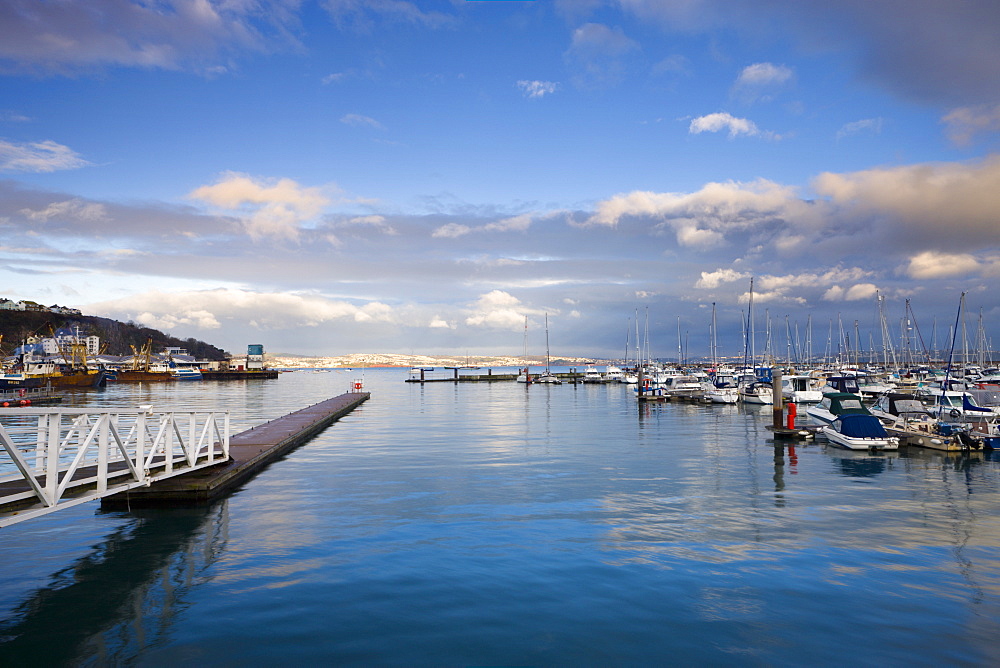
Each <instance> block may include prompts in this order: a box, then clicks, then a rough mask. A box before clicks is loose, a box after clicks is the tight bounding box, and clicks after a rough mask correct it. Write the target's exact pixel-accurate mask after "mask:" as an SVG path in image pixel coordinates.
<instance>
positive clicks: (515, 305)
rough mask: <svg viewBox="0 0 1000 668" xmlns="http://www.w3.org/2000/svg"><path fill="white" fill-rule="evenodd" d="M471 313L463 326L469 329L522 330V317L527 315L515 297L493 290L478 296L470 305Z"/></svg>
mask: <svg viewBox="0 0 1000 668" xmlns="http://www.w3.org/2000/svg"><path fill="white" fill-rule="evenodd" d="M471 311H472V312H471V314H470V315H469V316H468V317H466V319H465V324H467V325H469V326H471V327H485V328H489V329H510V330H518V329H521V328H523V327H524V316H525V314H526V313H527V311H526V310H525V308H524V306H523V305H522V304H521V302H520V300H519V299H517V297H514V296H513V295H511V294H510V293H507V292H504V291H503V290H493V291H491V292H488V293H486V294H484V295H480V297H479V299H477V300H476V302H475V303H474V304H473V305H472V308H471Z"/></svg>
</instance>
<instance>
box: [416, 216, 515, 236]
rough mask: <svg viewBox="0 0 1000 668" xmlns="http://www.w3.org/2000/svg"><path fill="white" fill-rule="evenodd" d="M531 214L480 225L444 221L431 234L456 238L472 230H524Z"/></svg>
mask: <svg viewBox="0 0 1000 668" xmlns="http://www.w3.org/2000/svg"><path fill="white" fill-rule="evenodd" d="M531 221H532V219H531V216H530V215H529V214H526V213H525V214H521V215H519V216H512V217H510V218H504V219H503V220H498V221H495V222H492V223H487V224H486V225H482V226H480V227H470V226H468V225H463V224H461V223H446V224H444V225H442V226H441V227H438V228H437V229H435V230H434V231H433V232H432V233H431V236H432V237H434V238H438V239H457V238H458V237H463V236H465V235H466V234H470V233H472V232H524V231H526V230H527V229H528V228H529V227H531Z"/></svg>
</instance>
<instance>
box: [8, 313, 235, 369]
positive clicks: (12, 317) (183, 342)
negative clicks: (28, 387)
mask: <svg viewBox="0 0 1000 668" xmlns="http://www.w3.org/2000/svg"><path fill="white" fill-rule="evenodd" d="M77 327H79V331H80V336H81V337H86V336H97V337H99V338H100V339H101V352H102V353H106V354H108V355H131V354H132V346H135V348H136V350H138V349H140V348H141V347H142V346H145V345H146V343H147V342H149V341H152V351H153V352H154V353H155V352H160V351H162V350H163V349H164V348H167V347H178V348H184V349H185V350H187V352H188V354H189V355H193V356H194V357H195V358H196V359H206V360H221V359H225V358H226V357H228V355H227V353H226V352H225V351H224V350H222V349H221V348H216V347H215V346H213V345H212V344H210V343H205V342H204V341H198V340H197V339H178V338H177V337H174V336H170V335H168V334H164V333H163V332H161V331H159V330H156V329H152V328H150V327H143V326H142V325H138V324H136V323H134V322H119V321H117V320H112V319H110V318H100V317H97V316H92V315H73V316H65V315H60V314H56V313H47V312H33V311H6V310H0V335H2V336H3V339H2V341H0V351H2V353H3V354H4V355H10V354H12V353H13V351H14V349H15V348H17V347H18V346H19V345H21V344H22V343H24V340H25V339H26V338H28V337H29V336H37V337H40V338H45V337H50V336H52V335H53V332H55V331H57V330H60V329H71V330H74V331H75V330H76V328H77Z"/></svg>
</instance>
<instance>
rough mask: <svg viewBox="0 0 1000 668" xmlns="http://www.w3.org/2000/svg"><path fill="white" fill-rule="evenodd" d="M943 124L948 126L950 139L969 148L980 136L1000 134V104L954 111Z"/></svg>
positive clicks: (961, 108)
mask: <svg viewBox="0 0 1000 668" xmlns="http://www.w3.org/2000/svg"><path fill="white" fill-rule="evenodd" d="M941 122H942V123H944V124H945V125H946V126H947V130H946V131H947V133H948V137H949V139H951V140H952V141H953V142H954V143H955V144H957V145H959V146H968V145H969V144H971V143H972V140H973V138H974V137H975V136H976V135H978V134H981V133H988V132H1000V104H983V105H979V106H975V107H960V108H958V109H952V110H951V111H950V112H948V113H947V114H946V115H945V116H944V118H942V119H941Z"/></svg>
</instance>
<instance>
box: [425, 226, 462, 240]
mask: <svg viewBox="0 0 1000 668" xmlns="http://www.w3.org/2000/svg"><path fill="white" fill-rule="evenodd" d="M471 231H472V228H471V227H469V226H468V225H462V224H460V223H447V224H446V225H442V226H441V227H439V228H437V229H436V230H434V231H433V232H432V233H431V236H432V237H434V238H435V239H457V238H458V237H462V236H465V235H466V234H468V233H469V232H471Z"/></svg>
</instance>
